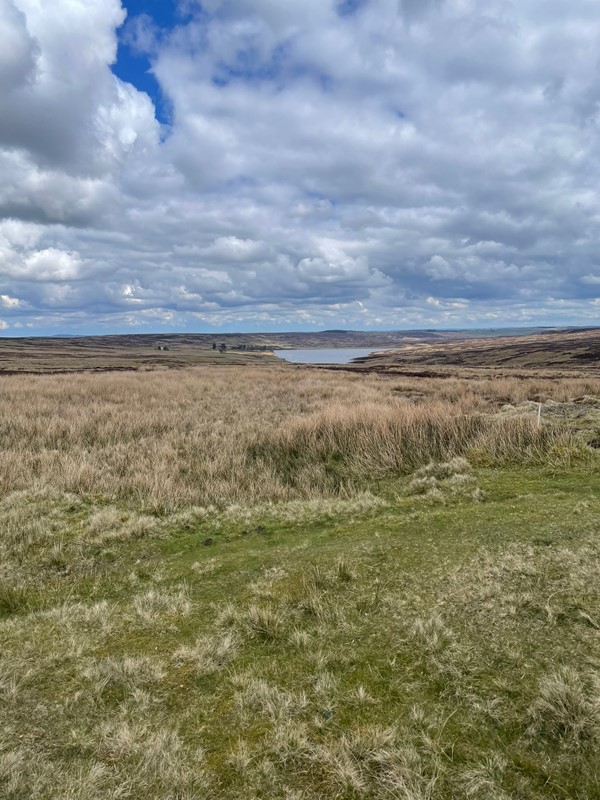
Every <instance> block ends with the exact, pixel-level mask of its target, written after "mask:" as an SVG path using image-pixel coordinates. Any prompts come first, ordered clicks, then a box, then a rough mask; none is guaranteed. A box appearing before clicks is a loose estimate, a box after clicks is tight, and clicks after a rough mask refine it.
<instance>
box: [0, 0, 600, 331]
mask: <svg viewBox="0 0 600 800" xmlns="http://www.w3.org/2000/svg"><path fill="white" fill-rule="evenodd" d="M599 124H600V14H598V2H597V0H544V2H541V0H518V2H517V1H516V0H515V2H508V0H285V1H284V0H205V1H204V2H199V0H126V2H123V3H122V2H120V0H51V2H50V0H0V332H1V333H2V334H3V335H8V336H23V335H32V334H53V333H54V334H59V333H71V334H75V333H114V332H131V333H135V332H147V331H214V330H221V331H234V330H237V331H240V330H246V331H258V330H263V331H268V330H314V329H324V328H325V329H329V328H352V329H388V330H389V329H406V328H420V327H427V328H479V327H503V326H506V327H511V326H528V325H533V326H537V325H594V324H600V197H599V194H598V191H599V188H600V136H599V133H600V130H599Z"/></svg>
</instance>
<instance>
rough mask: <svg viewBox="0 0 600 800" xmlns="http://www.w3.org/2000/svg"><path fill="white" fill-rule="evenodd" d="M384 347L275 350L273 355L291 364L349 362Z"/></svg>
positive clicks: (377, 351)
mask: <svg viewBox="0 0 600 800" xmlns="http://www.w3.org/2000/svg"><path fill="white" fill-rule="evenodd" d="M382 350H385V348H380V349H378V350H377V349H375V350H374V349H373V348H372V347H331V348H326V349H322V350H275V355H276V356H277V357H278V358H282V359H283V360H284V361H290V362H291V363H292V364H349V363H350V362H351V361H354V359H355V358H364V356H368V355H369V354H370V353H379V352H381V351H382Z"/></svg>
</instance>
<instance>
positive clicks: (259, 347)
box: [212, 342, 273, 353]
mask: <svg viewBox="0 0 600 800" xmlns="http://www.w3.org/2000/svg"><path fill="white" fill-rule="evenodd" d="M212 349H213V350H219V352H220V353H224V352H225V351H226V350H227V345H226V344H224V343H223V342H221V344H219V345H217V343H216V342H213V345H212ZM229 349H230V350H250V351H258V352H261V353H264V352H265V351H267V350H272V349H273V346H272V345H269V344H238V345H235V346H232V347H230V348H229Z"/></svg>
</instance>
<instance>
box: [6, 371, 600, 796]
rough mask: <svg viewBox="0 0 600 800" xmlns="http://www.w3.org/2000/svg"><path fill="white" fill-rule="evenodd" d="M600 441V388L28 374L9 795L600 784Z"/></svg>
mask: <svg viewBox="0 0 600 800" xmlns="http://www.w3.org/2000/svg"><path fill="white" fill-rule="evenodd" d="M538 402H540V403H542V405H543V413H542V423H541V425H539V426H538V423H537V416H536V411H537V405H536V403H538ZM599 444H600V379H598V378H596V377H594V376H593V375H592V376H590V377H586V376H583V375H582V376H580V377H573V378H562V379H557V378H551V377H544V376H538V377H532V378H519V379H517V378H513V379H511V378H505V379H500V378H490V377H487V376H486V375H483V376H482V377H480V378H479V379H477V380H473V379H471V380H463V379H461V378H459V377H454V378H445V379H436V378H411V377H406V376H385V375H381V376H380V375H377V374H358V373H348V372H342V371H339V372H336V371H333V370H331V371H325V370H317V369H302V368H291V367H287V366H284V365H277V364H275V365H273V366H269V365H267V364H265V365H264V366H244V367H241V366H235V365H232V366H231V367H230V368H227V369H218V368H216V367H211V366H205V367H194V368H187V369H180V370H165V371H150V372H127V373H115V372H113V373H99V374H81V375H77V376H72V375H46V376H43V375H42V376H30V375H21V376H5V377H4V378H3V379H2V393H1V395H0V447H1V451H2V452H1V456H2V458H1V459H0V715H1V718H2V723H3V724H2V726H0V797H3V798H4V797H6V798H10V800H17V799H18V800H22V799H23V798H36V800H37V798H39V799H40V800H55V798H56V799H58V798H60V800H117V799H119V800H121V798H127V799H128V800H142V799H143V800H198V798H206V800H208V798H211V800H212V798H240V800H241V799H242V798H243V799H244V800H246V799H247V798H249V799H250V800H251V799H252V798H256V800H258V798H282V800H283V799H284V798H285V799H286V800H317V798H319V799H320V798H344V799H345V798H347V799H348V800H353V799H355V798H401V799H402V800H454V798H459V800H461V799H462V800H473V799H474V800H507V798H517V797H518V798H522V799H523V800H539V799H541V798H552V799H553V800H554V799H558V798H560V799H561V800H567V798H593V797H598V796H600V773H599V771H598V763H599V761H598V757H599V755H600V637H599V634H598V632H599V630H600V591H599V590H598V572H599V569H600V546H599V544H598V534H599V522H598V520H599V519H600V516H599V512H600V495H599V489H600V470H599V466H600V461H599V455H598V445H599Z"/></svg>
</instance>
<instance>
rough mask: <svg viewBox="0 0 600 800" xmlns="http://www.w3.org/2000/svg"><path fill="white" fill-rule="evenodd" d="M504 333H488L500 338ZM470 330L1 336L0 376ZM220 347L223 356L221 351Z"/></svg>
mask: <svg viewBox="0 0 600 800" xmlns="http://www.w3.org/2000/svg"><path fill="white" fill-rule="evenodd" d="M504 333H505V332H503V331H488V332H487V333H486V335H487V336H492V337H493V336H501V335H503V334H504ZM477 335H482V334H481V333H477V332H469V331H462V332H461V331H446V332H436V331H390V332H372V331H371V332H364V331H339V330H338V331H335V330H332V331H320V332H316V333H224V334H204V333H190V334H181V333H180V334H176V333H162V334H156V335H150V334H136V335H125V334H123V335H114V336H82V337H77V336H69V337H65V338H61V337H47V338H43V337H37V338H22V339H20V338H0V374H11V373H21V374H22V373H32V374H37V373H46V374H52V373H59V372H84V371H99V370H111V371H117V370H120V371H133V370H144V369H156V368H157V367H164V368H168V369H174V368H178V367H189V366H198V365H203V364H217V365H219V366H226V365H227V366H234V365H240V366H243V365H253V364H254V365H255V364H261V363H264V361H265V359H271V360H272V359H273V358H274V357H273V355H272V351H273V350H285V349H289V348H331V347H372V348H373V349H374V350H375V349H378V348H387V347H394V348H395V347H398V346H402V345H407V344H414V343H415V342H431V341H436V342H437V341H442V342H444V341H453V340H455V339H457V338H458V339H460V340H461V341H462V340H464V339H466V338H471V337H473V336H477ZM222 345H223V346H224V352H221V349H222V347H221V346H222Z"/></svg>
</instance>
